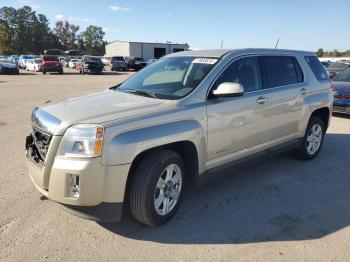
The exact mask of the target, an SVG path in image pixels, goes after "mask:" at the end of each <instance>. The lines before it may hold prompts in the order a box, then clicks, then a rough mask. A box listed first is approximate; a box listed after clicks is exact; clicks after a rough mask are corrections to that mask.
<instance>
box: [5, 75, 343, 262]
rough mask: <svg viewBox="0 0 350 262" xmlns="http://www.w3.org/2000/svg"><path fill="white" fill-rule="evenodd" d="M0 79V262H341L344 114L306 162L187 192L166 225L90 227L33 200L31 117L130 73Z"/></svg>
mask: <svg viewBox="0 0 350 262" xmlns="http://www.w3.org/2000/svg"><path fill="white" fill-rule="evenodd" d="M22 73H23V74H21V75H18V76H3V75H1V76H0V146H1V147H0V148H1V155H0V167H1V169H0V261H124V260H128V261H160V260H167V261H269V262H270V261H350V227H349V223H350V205H349V202H350V191H349V188H350V173H349V166H350V164H349V163H350V154H349V152H350V117H344V116H334V117H333V118H332V124H331V127H330V128H329V130H328V133H327V136H326V140H325V144H324V147H323V149H322V152H321V153H320V155H319V157H318V158H317V159H315V160H313V161H309V162H303V161H299V160H296V159H295V158H293V157H291V156H290V155H289V154H283V155H279V156H275V157H273V158H270V159H267V160H264V161H262V162H259V163H257V164H254V165H251V166H250V167H248V168H245V169H243V170H240V171H239V172H236V173H233V174H232V175H231V176H226V177H223V178H220V179H218V180H215V181H213V182H211V183H209V184H207V185H205V186H204V187H202V188H200V189H196V190H187V192H186V193H185V197H184V202H183V204H182V206H181V208H180V209H179V210H178V213H177V215H176V216H175V217H174V219H173V220H172V221H170V222H169V223H168V224H166V225H164V226H162V227H158V228H149V227H145V226H143V225H140V224H139V223H137V222H135V221H134V220H133V219H132V218H131V217H130V215H129V214H126V215H125V216H124V219H123V221H122V222H119V223H109V224H108V223H106V224H101V223H100V224H99V223H95V222H92V221H88V220H84V219H81V218H78V217H76V216H74V215H71V214H70V213H67V212H66V211H65V210H63V209H62V208H61V207H60V206H58V205H56V204H54V203H53V202H51V201H49V200H43V199H41V198H40V194H39V193H38V192H37V190H36V189H35V188H34V186H33V185H32V183H31V181H30V179H29V177H28V172H27V168H26V165H25V159H24V138H25V136H26V135H27V133H29V132H30V122H29V117H30V112H31V110H32V108H33V107H34V106H36V105H43V104H44V103H45V102H46V101H48V100H51V101H56V100H62V99H64V98H68V97H72V96H79V95H83V94H87V93H90V92H95V91H100V90H104V89H106V88H108V87H110V86H112V85H113V84H116V83H118V82H120V81H122V80H123V79H125V78H127V77H128V76H129V75H130V74H131V73H108V72H106V73H105V74H104V75H84V76H81V75H79V74H77V72H76V71H74V70H70V71H68V70H67V73H66V74H64V75H54V74H51V75H46V76H43V75H41V74H39V73H27V72H22Z"/></svg>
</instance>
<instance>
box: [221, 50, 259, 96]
mask: <svg viewBox="0 0 350 262" xmlns="http://www.w3.org/2000/svg"><path fill="white" fill-rule="evenodd" d="M224 82H232V83H240V84H241V85H242V86H243V88H244V91H245V92H250V91H256V90H259V89H262V81H261V73H260V65H259V60H258V58H256V57H247V58H242V59H240V60H238V61H235V62H233V63H232V64H231V65H230V66H229V67H228V68H226V69H225V71H224V72H223V73H222V75H221V76H220V77H219V79H218V80H217V81H216V83H215V86H216V87H217V86H218V85H219V84H221V83H224Z"/></svg>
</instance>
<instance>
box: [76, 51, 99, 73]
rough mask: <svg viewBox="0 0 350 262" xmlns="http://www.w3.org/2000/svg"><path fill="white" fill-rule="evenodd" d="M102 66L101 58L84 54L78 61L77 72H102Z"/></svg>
mask: <svg viewBox="0 0 350 262" xmlns="http://www.w3.org/2000/svg"><path fill="white" fill-rule="evenodd" d="M103 68H104V66H103V63H102V61H101V58H100V57H96V56H87V55H84V56H83V58H82V59H81V61H80V63H79V72H80V74H82V75H84V74H86V73H96V74H102V71H103Z"/></svg>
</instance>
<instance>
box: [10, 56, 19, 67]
mask: <svg viewBox="0 0 350 262" xmlns="http://www.w3.org/2000/svg"><path fill="white" fill-rule="evenodd" d="M9 58H10V59H11V60H12V61H13V62H14V63H15V64H17V65H18V60H19V56H17V55H12V56H10V57H9Z"/></svg>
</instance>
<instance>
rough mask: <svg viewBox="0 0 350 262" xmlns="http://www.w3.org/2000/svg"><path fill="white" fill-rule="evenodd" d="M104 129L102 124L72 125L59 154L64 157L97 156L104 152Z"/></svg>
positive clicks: (62, 142)
mask: <svg viewBox="0 0 350 262" xmlns="http://www.w3.org/2000/svg"><path fill="white" fill-rule="evenodd" d="M103 133H104V129H103V127H102V126H101V125H90V124H80V125H75V126H71V127H70V128H68V129H67V131H66V133H65V134H64V136H63V138H62V141H61V144H60V147H59V149H58V153H57V155H59V156H64V157H85V158H89V157H97V156H100V155H101V153H102V142H103Z"/></svg>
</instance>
